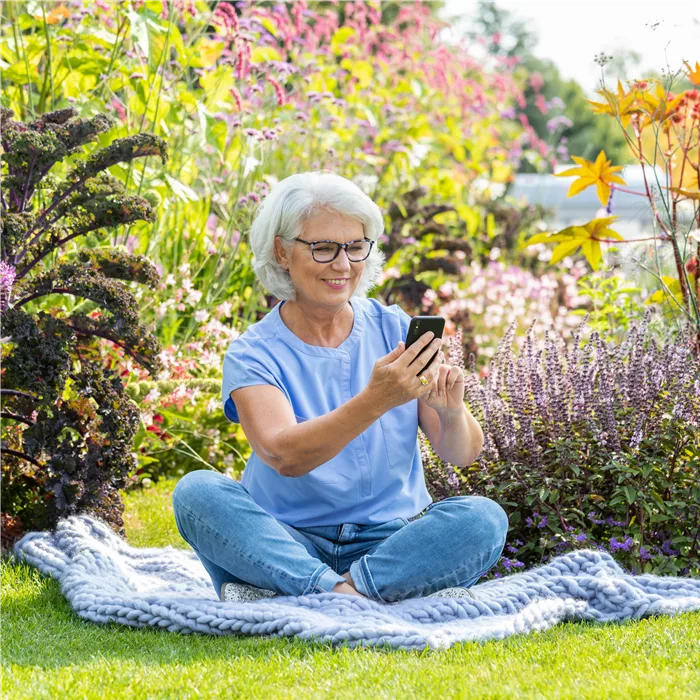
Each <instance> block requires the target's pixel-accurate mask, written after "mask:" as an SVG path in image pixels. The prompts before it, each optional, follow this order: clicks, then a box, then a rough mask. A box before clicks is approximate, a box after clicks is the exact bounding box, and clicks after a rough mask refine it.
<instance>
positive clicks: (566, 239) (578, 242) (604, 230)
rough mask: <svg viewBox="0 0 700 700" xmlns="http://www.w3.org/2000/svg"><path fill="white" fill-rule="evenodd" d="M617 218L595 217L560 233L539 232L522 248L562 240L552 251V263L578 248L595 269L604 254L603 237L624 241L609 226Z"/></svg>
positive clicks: (550, 262)
mask: <svg viewBox="0 0 700 700" xmlns="http://www.w3.org/2000/svg"><path fill="white" fill-rule="evenodd" d="M615 219H617V217H616V216H606V217H604V218H602V219H593V221H589V222H588V223H587V224H584V225H583V226H569V227H568V228H565V229H563V230H561V231H559V232H558V233H538V234H536V235H534V236H533V237H532V238H530V239H529V240H528V241H526V242H525V243H524V244H523V245H522V246H521V248H526V247H527V246H530V245H534V244H535V243H549V242H551V241H560V243H559V245H558V246H557V247H556V248H555V249H554V251H553V252H552V258H551V260H550V261H549V264H550V265H553V264H554V263H557V262H559V261H560V260H561V259H562V258H564V257H566V256H567V255H571V254H572V253H573V252H574V251H575V250H576V249H577V248H579V247H580V248H581V252H582V253H583V254H584V255H585V256H586V260H588V262H589V264H590V266H591V267H592V268H593V269H594V270H595V269H596V268H597V267H598V265H599V263H600V261H601V260H602V259H603V256H602V254H601V252H600V241H601V239H611V238H612V239H615V240H616V241H623V240H624V238H623V237H622V236H621V235H620V234H619V233H617V231H613V230H612V229H611V228H608V225H609V224H610V223H611V222H612V221H613V220H615Z"/></svg>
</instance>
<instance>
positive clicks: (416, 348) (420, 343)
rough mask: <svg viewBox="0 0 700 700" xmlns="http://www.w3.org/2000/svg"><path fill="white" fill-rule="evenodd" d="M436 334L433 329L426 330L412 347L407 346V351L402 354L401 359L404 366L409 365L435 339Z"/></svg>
mask: <svg viewBox="0 0 700 700" xmlns="http://www.w3.org/2000/svg"><path fill="white" fill-rule="evenodd" d="M434 337H435V334H434V333H433V332H432V331H426V332H425V333H423V335H422V336H421V337H420V338H418V340H416V342H415V343H413V344H412V345H411V346H410V347H408V348H406V352H404V353H403V355H401V358H400V360H401V361H402V362H403V364H404V366H406V367H408V366H409V365H410V364H411V363H412V362H413V360H415V358H416V357H418V355H419V354H420V353H421V352H422V351H423V350H424V348H426V347H427V346H428V345H430V343H431V342H432V341H433V339H434Z"/></svg>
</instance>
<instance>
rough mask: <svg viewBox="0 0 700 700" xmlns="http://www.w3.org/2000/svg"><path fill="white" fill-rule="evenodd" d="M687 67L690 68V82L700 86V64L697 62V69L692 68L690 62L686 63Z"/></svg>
mask: <svg viewBox="0 0 700 700" xmlns="http://www.w3.org/2000/svg"><path fill="white" fill-rule="evenodd" d="M685 65H686V66H688V78H689V79H690V82H691V83H693V85H700V63H698V62H697V61H695V69H693V68H692V67H691V65H690V63H688V61H685Z"/></svg>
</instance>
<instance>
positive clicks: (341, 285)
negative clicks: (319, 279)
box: [323, 279, 348, 289]
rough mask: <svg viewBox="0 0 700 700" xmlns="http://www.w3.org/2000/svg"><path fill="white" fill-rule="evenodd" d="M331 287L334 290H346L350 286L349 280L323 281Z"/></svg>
mask: <svg viewBox="0 0 700 700" xmlns="http://www.w3.org/2000/svg"><path fill="white" fill-rule="evenodd" d="M323 281H324V282H325V283H326V284H327V285H328V286H329V287H331V288H332V289H345V287H347V285H348V280H347V279H338V280H333V281H331V280H323Z"/></svg>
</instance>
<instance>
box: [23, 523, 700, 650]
mask: <svg viewBox="0 0 700 700" xmlns="http://www.w3.org/2000/svg"><path fill="white" fill-rule="evenodd" d="M14 551H15V554H16V555H17V557H18V558H20V559H24V560H25V561H26V562H27V563H28V564H31V565H32V566H35V567H36V568H37V569H39V570H40V571H41V572H42V573H44V574H47V575H50V576H53V577H54V578H56V579H57V580H58V581H59V582H60V584H61V590H62V592H63V594H64V595H65V596H66V598H67V599H68V601H69V602H70V604H71V606H72V607H73V609H74V610H75V611H76V612H77V613H78V615H79V616H80V617H82V618H85V619H86V620H92V621H93V622H110V621H114V622H119V623H121V624H125V625H131V626H132V627H149V626H150V627H160V628H163V629H167V630H169V631H171V632H181V633H183V634H189V633H192V632H201V633H204V634H217V635H225V634H243V635H268V636H275V637H291V636H296V637H298V638H300V639H315V640H323V641H329V642H331V643H332V644H333V645H336V644H347V645H349V646H351V647H355V646H358V645H362V646H380V645H385V646H390V647H395V648H399V649H423V648H425V647H426V646H428V647H432V648H447V647H450V646H451V645H452V644H455V643H456V642H464V641H472V640H479V641H482V640H487V639H502V638H504V637H508V636H509V635H511V634H527V633H529V632H531V631H532V630H546V629H548V628H550V627H552V626H553V625H555V624H557V623H558V622H562V621H564V620H591V621H596V622H613V621H622V620H628V619H631V618H641V617H646V616H649V615H658V614H662V615H673V614H677V613H679V612H684V611H690V610H700V580H699V579H690V578H676V577H671V576H652V575H640V576H633V575H631V574H629V573H626V572H625V571H624V570H623V569H622V568H621V567H620V566H619V565H618V564H617V563H616V562H615V560H614V559H613V558H612V557H611V556H610V555H609V554H606V553H604V552H599V551H595V550H590V549H583V550H578V551H575V552H570V553H568V554H563V555H560V556H558V557H556V558H554V559H552V560H551V561H550V562H549V563H547V564H545V565H542V566H538V567H536V568H534V569H531V570H530V571H524V572H521V573H518V574H513V575H511V576H507V577H504V578H500V579H495V580H491V581H486V582H484V583H480V584H478V585H476V586H474V587H473V588H472V589H471V590H472V592H474V593H475V595H476V600H474V599H471V598H456V599H455V598H413V599H410V600H405V601H401V602H399V603H391V604H382V603H376V602H374V601H371V600H368V599H366V598H360V597H359V596H350V595H343V594H338V593H318V594H312V595H307V596H300V597H295V596H278V597H275V598H264V599H262V600H259V601H253V602H246V603H222V602H220V601H219V599H218V597H217V595H216V593H215V592H214V588H213V586H212V584H211V579H210V578H209V575H208V574H207V572H206V570H205V569H204V567H203V566H202V564H201V562H200V561H199V559H197V555H196V554H195V553H194V552H193V551H192V550H183V549H176V548H174V547H163V548H140V547H132V546H130V545H129V544H127V543H126V542H125V541H124V540H123V539H122V538H120V537H119V536H117V535H116V534H115V533H114V532H113V531H112V530H111V529H110V528H109V526H107V525H106V524H105V523H104V522H102V521H100V520H98V519H95V518H93V517H90V516H86V515H82V516H74V517H69V518H66V519H65V520H61V521H60V522H59V523H58V525H57V527H56V530H55V532H30V533H28V534H26V535H25V536H24V537H23V538H22V539H21V540H20V541H19V542H17V543H16V544H15V547H14Z"/></svg>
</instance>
